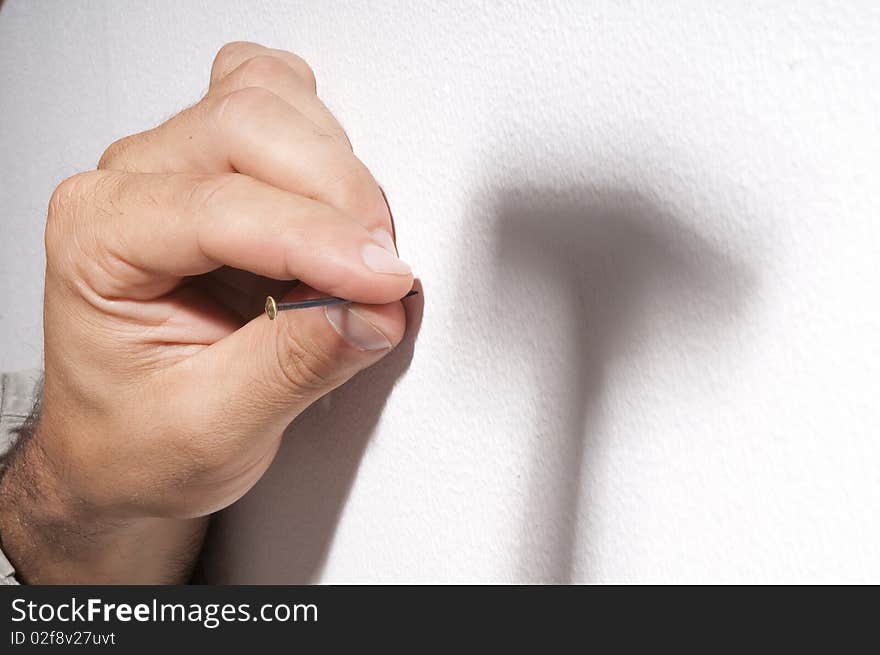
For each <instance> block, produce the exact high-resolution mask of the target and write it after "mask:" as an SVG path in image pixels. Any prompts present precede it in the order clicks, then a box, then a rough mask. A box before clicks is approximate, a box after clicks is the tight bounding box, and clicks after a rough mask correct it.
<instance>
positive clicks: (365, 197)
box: [324, 159, 386, 217]
mask: <svg viewBox="0 0 880 655" xmlns="http://www.w3.org/2000/svg"><path fill="white" fill-rule="evenodd" d="M324 188H326V189H328V193H329V194H330V195H331V197H332V200H333V203H334V204H336V205H337V206H338V207H340V208H342V209H343V211H346V212H353V213H355V214H358V215H360V216H363V217H367V216H373V215H379V214H384V213H385V211H386V209H385V200H384V198H383V197H382V192H381V191H380V190H379V186H378V184H376V181H375V179H373V176H372V175H371V174H370V171H369V170H368V169H367V167H366V166H364V165H363V164H362V163H361V162H360V161H358V160H356V159H355V160H354V161H349V162H347V163H346V164H344V165H342V166H340V167H338V168H337V169H336V173H335V174H334V175H332V176H329V177H328V179H327V180H326V182H325V184H324Z"/></svg>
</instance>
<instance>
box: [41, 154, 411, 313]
mask: <svg viewBox="0 0 880 655" xmlns="http://www.w3.org/2000/svg"><path fill="white" fill-rule="evenodd" d="M389 239H390V236H389V235H388V234H387V233H385V232H381V231H380V232H373V233H370V232H369V231H368V230H367V229H365V228H364V227H363V226H362V225H360V224H358V223H357V222H355V221H353V220H352V219H350V218H349V217H347V216H346V215H344V214H343V213H341V212H339V211H337V210H335V209H333V208H332V207H329V206H327V205H324V204H322V203H319V202H316V201H314V200H310V199H308V198H303V197H300V196H296V195H294V194H291V193H288V192H286V191H282V190H280V189H277V188H275V187H272V186H270V185H268V184H264V183H263V182H259V181H257V180H255V179H253V178H249V177H247V176H244V175H237V174H226V175H216V176H204V175H202V176H199V175H191V174H185V173H178V174H167V175H151V174H128V173H117V172H112V171H93V172H91V173H84V174H81V175H77V176H75V177H73V178H71V179H69V180H67V181H65V182H63V183H62V184H61V185H60V186H59V187H58V189H57V190H56V192H55V194H54V195H53V197H52V201H51V202H50V208H49V220H48V223H47V227H46V249H47V259H48V265H49V267H50V268H52V269H62V273H63V274H67V275H70V274H73V275H74V277H75V278H76V279H79V280H82V281H83V282H84V283H85V284H86V287H87V288H88V289H91V290H92V291H94V292H95V293H96V294H97V295H98V296H100V297H103V298H122V297H125V298H130V299H135V300H139V299H152V298H156V297H158V296H160V295H162V294H164V293H166V292H168V291H170V290H171V289H172V288H173V287H174V286H175V285H176V284H177V283H178V282H179V280H180V278H181V277H183V276H189V275H198V274H201V273H205V272H208V271H211V270H214V269H216V268H219V267H220V266H223V265H226V266H232V267H234V268H238V269H243V270H246V271H250V272H252V273H256V274H258V275H262V276H265V277H270V278H273V279H277V280H292V279H300V280H303V281H304V282H305V283H306V284H309V285H311V286H313V287H315V288H317V289H321V290H322V291H324V292H326V293H329V294H332V295H338V296H342V297H345V298H350V299H352V300H356V301H359V302H366V303H387V302H391V301H393V300H396V299H398V298H400V297H402V296H403V295H404V294H405V293H406V292H407V291H408V290H409V289H410V287H411V285H412V275H411V273H410V271H409V267H408V266H407V265H406V264H405V263H403V262H401V261H400V260H399V259H398V258H397V257H396V255H395V254H394V253H393V252H392V251H393V245H391V244H390V243H389Z"/></svg>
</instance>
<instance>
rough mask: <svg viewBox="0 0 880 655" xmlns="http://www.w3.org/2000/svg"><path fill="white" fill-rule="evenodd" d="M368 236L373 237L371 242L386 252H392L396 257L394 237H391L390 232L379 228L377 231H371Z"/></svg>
mask: <svg viewBox="0 0 880 655" xmlns="http://www.w3.org/2000/svg"><path fill="white" fill-rule="evenodd" d="M370 236H371V237H373V241H375V242H376V243H378V244H379V245H381V246H382V247H383V248H385V250H387V251H388V252H393V253H394V254H395V255H397V254H398V253H397V246H396V245H395V243H394V237H393V236H391V232H389V231H388V230H386V229H385V228H381V227H380V228H379V229H378V230H373V231H372V232H370Z"/></svg>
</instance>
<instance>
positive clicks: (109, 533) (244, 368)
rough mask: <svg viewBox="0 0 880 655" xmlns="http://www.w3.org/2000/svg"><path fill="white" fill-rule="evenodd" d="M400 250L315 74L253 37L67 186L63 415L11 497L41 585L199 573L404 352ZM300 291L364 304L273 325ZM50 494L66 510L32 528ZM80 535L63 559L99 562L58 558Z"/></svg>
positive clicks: (26, 559) (33, 452) (56, 374)
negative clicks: (34, 496)
mask: <svg viewBox="0 0 880 655" xmlns="http://www.w3.org/2000/svg"><path fill="white" fill-rule="evenodd" d="M392 235H393V225H392V221H391V216H390V213H389V211H388V207H387V205H386V202H385V199H384V196H383V194H382V191H381V190H380V188H379V186H378V185H377V184H376V181H375V180H374V179H373V177H372V175H371V174H370V172H369V170H368V169H367V168H366V167H365V166H364V164H363V163H361V162H360V161H359V160H358V159H357V157H355V156H354V154H353V153H352V150H351V146H350V144H349V142H348V139H347V137H346V135H345V133H344V131H343V130H342V128H341V127H340V126H339V124H338V123H337V121H336V120H335V119H334V118H333V116H332V115H331V114H330V112H329V111H328V110H327V109H326V108H325V107H324V105H323V104H322V103H321V101H320V100H319V99H318V97H317V95H316V91H315V79H314V77H313V74H312V72H311V70H310V69H309V67H308V66H307V65H306V63H305V62H304V61H303V60H302V59H300V58H299V57H297V56H296V55H293V54H291V53H288V52H283V51H280V50H270V49H267V48H264V47H261V46H259V45H256V44H251V43H233V44H229V45H227V46H224V47H223V49H221V51H220V52H219V54H218V55H217V57H216V59H215V62H214V65H213V69H212V72H211V83H210V89H209V91H208V93H207V95H206V96H205V97H204V98H203V99H202V100H201V101H200V102H199V103H198V104H196V105H195V106H193V107H191V108H189V109H187V110H185V111H183V112H181V113H180V114H178V115H177V116H175V117H173V118H172V119H170V120H169V121H168V122H166V123H165V124H163V125H161V126H159V127H157V128H155V129H152V130H149V131H147V132H144V133H142V134H137V135H134V136H130V137H127V138H125V139H122V140H120V141H118V142H116V143H114V144H113V145H111V146H110V147H109V148H108V149H107V151H106V152H105V153H104V155H103V157H102V158H101V161H100V164H99V166H98V170H96V171H92V172H88V173H82V174H80V175H77V176H75V177H73V178H70V179H69V180H66V181H65V182H63V183H62V184H61V185H60V186H59V187H58V189H57V190H56V191H55V193H54V195H53V197H52V199H51V202H50V206H49V215H48V221H47V227H46V257H47V268H46V291H45V309H44V333H45V383H44V392H43V402H42V413H41V416H40V419H39V422H38V424H37V427H36V429H35V431H34V434H33V435H31V437H30V438H29V439H27V440H26V442H25V443H23V444H22V446H21V448H19V452H17V453H16V454H15V455H14V457H13V459H12V461H11V462H10V464H9V466H8V470H7V472H6V475H5V476H4V479H3V482H2V490H0V492H2V494H3V495H4V498H6V500H4V502H2V503H0V505H3V509H2V512H3V515H2V516H0V529H2V530H3V543H4V547H5V548H6V549H7V551H10V553H11V555H12V558H13V560H14V563H16V565H17V567H18V568H19V570H20V571H21V570H22V569H25V568H29V570H27V571H25V573H26V574H27V577H28V579H29V580H32V581H44V582H56V581H57V582H70V581H93V582H98V581H113V582H124V581H149V582H156V581H172V580H179V579H182V577H183V576H185V575H186V570H187V568H188V566H189V564H190V563H191V561H192V559H193V557H194V553H195V551H196V550H197V548H193V544H196V545H197V544H198V543H199V541H200V539H201V535H202V533H203V531H204V526H205V520H204V518H203V517H206V516H208V515H209V514H210V513H212V512H215V511H217V510H219V509H221V508H223V507H226V506H227V505H229V504H230V503H232V502H234V501H235V500H237V499H238V498H240V497H241V496H242V495H243V494H244V493H245V492H246V491H247V490H248V489H250V488H251V487H252V486H253V485H254V483H255V482H256V481H257V480H258V479H259V478H260V476H261V475H262V474H263V473H264V472H265V470H266V468H267V467H268V466H269V464H270V463H271V461H272V459H273V457H274V456H275V453H276V451H277V449H278V447H279V443H280V440H281V435H282V432H283V431H284V429H285V427H286V426H287V425H288V424H289V423H290V422H291V421H292V420H293V418H294V417H295V416H297V414H299V413H300V412H302V411H303V410H304V409H305V408H306V407H307V406H308V405H310V404H311V403H312V402H314V401H315V400H316V399H318V398H320V397H321V396H322V395H324V394H326V393H327V392H328V391H330V390H332V389H333V388H335V387H337V386H339V385H340V384H342V383H343V382H345V381H346V380H348V379H349V378H350V377H352V376H353V375H354V374H355V373H357V372H358V371H360V370H361V369H363V368H365V367H367V366H370V365H371V364H373V363H375V362H376V361H378V360H379V359H380V358H381V357H383V356H384V355H385V354H387V353H388V352H389V350H390V349H391V348H393V347H394V346H395V345H396V344H397V343H398V342H399V341H400V339H401V338H402V335H403V331H404V327H405V313H404V308H403V306H402V304H401V302H399V299H400V298H401V297H402V296H403V295H404V294H405V293H406V292H407V291H409V289H410V288H411V286H412V283H413V278H412V274H411V272H410V268H409V267H408V266H407V265H406V264H405V263H404V262H402V261H401V260H400V259H398V257H397V256H396V248H395V244H394V240H393V236H392ZM293 280H301V281H302V283H301V284H299V285H297V286H295V288H292V287H293V283H292V281H293ZM285 291H286V292H287V293H286V295H285V296H284V300H285V301H288V300H296V299H302V298H307V297H313V296H320V295H323V294H330V295H335V296H342V297H345V298H350V299H352V300H355V301H357V303H358V304H354V305H351V306H350V307H348V308H346V307H341V308H340V307H328V308H326V309H324V308H319V309H309V310H301V311H296V312H285V313H281V314H279V316H278V318H277V319H276V320H275V321H269V320H268V318H267V317H266V316H265V315H264V314H262V312H261V309H262V306H263V301H264V300H265V296H266V295H267V294H268V293H273V294H276V295H277V294H283V293H285ZM28 478H31V479H36V480H37V481H38V483H39V487H40V489H42V490H44V491H42V492H41V493H42V494H43V495H44V496H45V499H44V500H43V501H41V503H38V505H39V507H33V505H34V503H33V502H31V503H30V505H29V507H28V508H26V509H24V510H21V509H20V510H16V511H24V512H26V513H27V517H26V520H25V521H22V520H21V516H20V515H19V516H17V517H14V518H15V520H13V519H12V518H11V517H9V516H8V514H9V512H10V511H11V510H10V507H9V499H10V497H11V495H12V496H14V495H15V494H16V493H22V492H21V488H22V487H23V486H25V485H26V484H27V480H28ZM16 504H17V505H19V506H20V505H22V504H25V505H28V504H29V503H28V501H26V500H24V499H19V501H18V503H16ZM16 522H17V524H18V525H19V527H21V526H22V525H23V526H24V528H22V529H17V528H15V527H14V524H16ZM70 522H75V524H76V526H80V527H79V528H74V532H76V531H77V530H79V529H80V528H81V529H82V530H83V531H90V532H91V542H92V546H91V547H90V546H89V545H88V541H89V540H85V541H83V542H82V543H80V544H79V546H78V547H77V548H79V549H80V550H79V551H78V552H76V553H75V554H74V555H67V556H63V555H62V554H61V553H62V551H63V552H67V553H72V552H74V551H76V550H77V549H74V548H71V545H70V544H69V543H65V544H63V548H60V547H59V544H53V543H52V542H53V541H54V540H55V539H56V538H57V535H58V532H59V530H61V532H64V529H62V528H63V527H64V526H61V524H66V523H70ZM67 527H68V528H69V527H70V526H67ZM45 532H48V533H49V534H45ZM52 535H55V536H54V537H53V536H52ZM95 535H99V538H95ZM66 538H67V539H68V540H71V539H73V540H75V539H76V538H77V537H76V535H68V536H67V537H66ZM41 549H50V550H53V551H57V552H53V553H51V554H46V556H45V557H41V556H40V550H41ZM82 549H85V551H84V552H83V551H82ZM183 551H186V552H185V553H184V552H183ZM114 553H115V554H114ZM181 560H183V563H181Z"/></svg>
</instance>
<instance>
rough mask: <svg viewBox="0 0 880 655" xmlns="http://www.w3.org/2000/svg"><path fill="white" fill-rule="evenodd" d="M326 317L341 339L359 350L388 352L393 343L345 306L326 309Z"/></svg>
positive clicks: (333, 306) (354, 311)
mask: <svg viewBox="0 0 880 655" xmlns="http://www.w3.org/2000/svg"><path fill="white" fill-rule="evenodd" d="M324 315H325V316H326V317H327V320H328V321H329V322H330V325H332V326H333V329H334V330H336V332H337V334H339V336H340V337H342V338H343V339H345V340H346V341H347V342H348V343H350V344H351V345H352V346H354V347H355V348H357V349H358V350H387V349H388V348H390V347H391V342H390V341H389V340H388V337H386V336H385V335H384V334H382V332H380V331H379V328H377V327H376V326H375V325H373V324H372V323H370V322H369V321H368V320H367V319H365V318H364V317H363V316H361V315H360V314H358V313H357V311H356V310H354V309H350V308H349V307H346V306H344V305H341V306H340V305H331V306H330V307H325V308H324Z"/></svg>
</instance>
